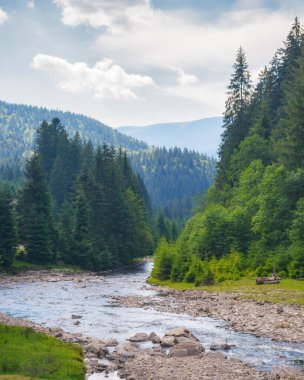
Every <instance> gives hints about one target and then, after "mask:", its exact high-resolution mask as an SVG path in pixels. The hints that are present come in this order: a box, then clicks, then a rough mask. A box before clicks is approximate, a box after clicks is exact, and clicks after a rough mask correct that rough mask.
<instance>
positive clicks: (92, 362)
mask: <svg viewBox="0 0 304 380" xmlns="http://www.w3.org/2000/svg"><path fill="white" fill-rule="evenodd" d="M84 364H85V365H86V367H93V366H96V365H98V359H84Z"/></svg>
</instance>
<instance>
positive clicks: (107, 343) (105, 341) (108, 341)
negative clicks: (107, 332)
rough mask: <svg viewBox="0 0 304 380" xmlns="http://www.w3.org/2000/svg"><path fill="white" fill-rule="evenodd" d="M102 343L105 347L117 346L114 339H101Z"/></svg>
mask: <svg viewBox="0 0 304 380" xmlns="http://www.w3.org/2000/svg"><path fill="white" fill-rule="evenodd" d="M102 343H103V344H104V345H105V346H106V347H116V346H117V345H118V342H117V340H116V339H113V338H108V339H103V340H102Z"/></svg>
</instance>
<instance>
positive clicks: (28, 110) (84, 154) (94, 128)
mask: <svg viewBox="0 0 304 380" xmlns="http://www.w3.org/2000/svg"><path fill="white" fill-rule="evenodd" d="M59 119H60V121H59ZM43 120H45V121H44V122H43ZM41 123H42V125H41ZM0 125H1V131H0V179H3V180H7V181H15V182H16V181H19V182H20V181H22V179H23V174H22V169H23V168H24V163H25V161H26V159H27V158H29V157H30V155H31V154H32V151H33V149H34V148H35V140H36V138H37V137H38V143H39V144H38V145H39V147H38V150H39V153H40V154H41V156H43V159H42V168H43V170H44V172H45V176H46V180H47V182H48V185H49V188H50V190H51V192H52V194H53V206H54V209H55V210H56V212H58V209H59V208H60V207H61V206H62V204H63V203H64V202H65V201H67V200H70V198H71V195H72V193H73V192H74V190H75V188H74V185H75V179H76V177H77V175H78V173H79V169H80V170H89V169H91V168H92V166H93V165H94V157H93V155H94V154H93V150H94V149H97V147H98V146H100V145H102V144H103V143H105V144H106V145H107V146H108V147H109V146H113V147H115V148H116V149H120V147H122V148H123V149H125V150H126V151H127V152H128V154H129V155H130V158H131V164H132V167H133V168H134V170H135V171H136V172H137V173H138V174H140V176H141V178H142V180H141V179H140V180H138V185H137V186H138V188H137V189H136V192H140V191H143V193H141V196H142V197H143V198H145V202H146V201H147V200H148V198H149V197H150V198H151V204H152V206H153V210H154V211H156V210H158V209H159V208H164V209H165V211H164V213H165V216H166V217H168V218H169V219H171V220H173V219H174V220H176V221H177V223H178V224H179V225H181V224H182V223H183V222H184V220H185V218H187V217H188V216H189V215H190V210H191V207H192V198H193V197H194V196H195V195H197V194H201V193H203V192H205V191H206V189H207V188H208V187H209V185H210V184H211V183H212V182H213V179H214V176H215V165H216V161H215V159H213V158H209V157H207V156H206V155H203V154H199V153H196V152H192V151H189V150H187V149H185V150H181V149H178V148H174V149H169V150H167V149H165V148H154V147H148V145H147V144H146V143H144V142H143V141H138V140H136V139H134V138H132V137H129V136H126V135H124V134H122V133H119V132H118V131H117V130H115V129H112V128H109V127H107V126H106V125H104V124H102V123H100V122H99V121H97V120H94V119H91V118H88V117H85V116H82V115H78V114H73V113H70V112H60V111H57V110H56V111H52V110H47V109H44V108H38V107H31V106H25V105H16V104H9V103H5V102H1V101H0ZM40 125H41V127H40V128H39V126H40ZM63 125H64V126H65V127H64V128H63ZM71 138H72V143H70V142H69V139H71ZM81 145H82V147H81ZM118 156H120V158H119V160H120V161H121V165H122V167H123V171H124V173H125V174H127V172H128V171H130V170H132V169H131V165H130V162H129V161H128V160H127V159H126V153H125V152H123V150H122V149H121V152H120V153H119V152H118ZM127 162H128V163H127ZM142 181H143V183H144V185H145V186H143V184H142V183H141V184H140V182H142ZM145 187H146V188H147V190H146V188H145ZM133 190H134V189H133ZM147 191H148V193H149V196H148V195H147ZM149 202H150V201H149ZM146 206H148V205H147V204H146V203H145V207H146Z"/></svg>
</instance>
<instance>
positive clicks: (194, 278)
mask: <svg viewBox="0 0 304 380" xmlns="http://www.w3.org/2000/svg"><path fill="white" fill-rule="evenodd" d="M303 40H304V35H303V34H302V29H301V26H300V24H299V22H298V20H297V19H296V20H295V23H294V25H293V26H292V28H291V31H290V33H289V34H288V36H287V39H286V41H285V44H284V48H283V49H279V50H278V52H277V53H276V54H275V56H274V58H273V60H272V61H271V63H270V67H269V68H265V69H264V70H263V71H262V73H261V75H260V78H259V81H258V83H257V85H256V87H255V88H254V89H253V90H252V89H251V83H250V79H249V78H250V76H249V74H248V72H247V63H246V59H245V54H244V52H243V50H242V49H240V50H239V51H238V54H237V59H236V63H235V65H234V73H233V75H232V78H231V81H230V84H229V85H228V100H227V102H226V110H225V117H224V128H225V130H224V133H223V135H222V145H221V148H220V152H219V153H220V161H219V164H218V171H217V174H216V179H215V184H214V186H212V187H211V188H210V189H209V191H208V194H207V196H205V198H204V199H203V201H202V203H201V205H200V206H199V207H197V213H196V215H194V217H192V218H191V219H190V220H189V221H188V222H187V224H186V225H185V228H184V229H183V230H182V232H181V234H180V236H179V238H178V240H177V242H176V243H175V245H174V258H173V265H172V268H171V274H170V279H171V281H176V282H177V281H180V282H190V283H194V284H196V285H200V284H204V283H207V282H214V283H220V282H223V281H226V280H233V281H237V280H238V279H239V278H240V277H242V276H248V275H250V276H251V275H253V276H257V275H258V276H267V275H269V274H270V273H272V272H277V273H278V274H279V275H280V276H281V277H287V276H289V277H294V278H303V277H304V227H303V226H304V201H303V199H304V151H303V146H304V128H303V120H304V113H303V112H304V111H303V104H304V45H303ZM156 277H157V276H156Z"/></svg>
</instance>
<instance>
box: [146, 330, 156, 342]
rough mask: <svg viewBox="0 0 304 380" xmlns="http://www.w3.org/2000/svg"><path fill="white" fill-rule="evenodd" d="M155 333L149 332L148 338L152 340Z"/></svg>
mask: <svg viewBox="0 0 304 380" xmlns="http://www.w3.org/2000/svg"><path fill="white" fill-rule="evenodd" d="M156 336H157V335H156V334H155V332H151V333H150V335H149V338H148V339H149V340H151V341H152V339H153V338H154V337H156Z"/></svg>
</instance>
